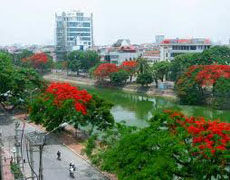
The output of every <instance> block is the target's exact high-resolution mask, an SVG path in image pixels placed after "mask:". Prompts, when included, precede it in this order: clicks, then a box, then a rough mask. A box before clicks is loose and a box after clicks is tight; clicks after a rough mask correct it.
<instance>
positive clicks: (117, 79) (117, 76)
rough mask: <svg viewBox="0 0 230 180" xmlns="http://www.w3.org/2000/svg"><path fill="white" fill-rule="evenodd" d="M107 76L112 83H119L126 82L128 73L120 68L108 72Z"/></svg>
mask: <svg viewBox="0 0 230 180" xmlns="http://www.w3.org/2000/svg"><path fill="white" fill-rule="evenodd" d="M109 77H110V81H111V83H112V84H114V85H121V84H124V83H126V81H127V79H128V78H129V74H128V73H127V72H126V71H123V70H120V71H118V72H114V73H112V74H110V76H109Z"/></svg>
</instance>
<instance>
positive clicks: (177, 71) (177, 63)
mask: <svg viewBox="0 0 230 180" xmlns="http://www.w3.org/2000/svg"><path fill="white" fill-rule="evenodd" d="M199 58H200V53H187V54H181V55H178V56H176V57H175V59H174V60H173V61H172V62H171V74H170V79H172V80H173V81H176V80H177V79H178V78H179V77H180V76H181V75H182V74H183V73H184V72H185V71H186V70H187V68H188V67H190V66H192V65H198V62H199Z"/></svg>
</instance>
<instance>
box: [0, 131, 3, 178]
mask: <svg viewBox="0 0 230 180" xmlns="http://www.w3.org/2000/svg"><path fill="white" fill-rule="evenodd" d="M2 146H3V142H2V132H1V131H0V168H1V169H0V179H3V163H2V161H3V158H2V157H3V156H2V154H3V153H2Z"/></svg>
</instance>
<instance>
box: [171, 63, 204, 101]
mask: <svg viewBox="0 0 230 180" xmlns="http://www.w3.org/2000/svg"><path fill="white" fill-rule="evenodd" d="M194 68H195V69H194ZM198 71H199V69H197V68H196V66H192V67H190V68H189V69H188V71H187V72H186V73H184V75H183V76H181V77H180V79H179V80H178V81H177V82H176V86H175V89H176V93H177V96H178V97H179V98H180V102H181V103H182V104H192V105H194V104H203V103H205V102H204V101H205V99H204V93H203V91H202V87H201V85H200V84H198V83H197V82H196V80H195V78H196V74H197V72H198Z"/></svg>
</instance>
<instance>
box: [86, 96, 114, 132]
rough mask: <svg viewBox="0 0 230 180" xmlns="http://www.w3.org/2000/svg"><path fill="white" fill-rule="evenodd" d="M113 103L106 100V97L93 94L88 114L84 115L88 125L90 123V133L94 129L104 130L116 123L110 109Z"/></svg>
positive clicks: (88, 106)
mask: <svg viewBox="0 0 230 180" xmlns="http://www.w3.org/2000/svg"><path fill="white" fill-rule="evenodd" d="M112 107H113V104H111V103H108V102H106V101H105V100H104V99H102V98H99V97H98V96H96V95H93V96H92V99H91V101H90V102H89V104H88V105H87V112H88V113H87V114H86V115H85V116H84V119H85V121H86V122H87V125H90V126H91V128H90V131H89V134H90V135H91V134H92V133H93V132H94V130H97V131H104V130H106V129H108V128H112V127H113V125H114V118H113V115H112V114H111V112H110V110H111V108H112Z"/></svg>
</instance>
